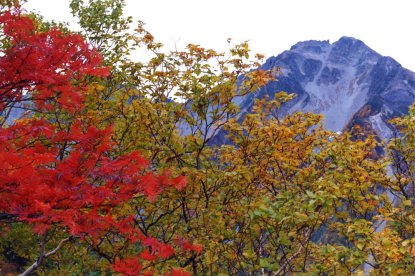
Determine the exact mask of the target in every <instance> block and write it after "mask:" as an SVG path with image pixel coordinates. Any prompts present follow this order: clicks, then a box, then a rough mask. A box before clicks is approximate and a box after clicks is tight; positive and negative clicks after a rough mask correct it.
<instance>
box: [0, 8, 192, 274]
mask: <svg viewBox="0 0 415 276" xmlns="http://www.w3.org/2000/svg"><path fill="white" fill-rule="evenodd" d="M0 26H1V49H0V50H1V53H0V115H1V116H2V118H1V121H0V122H1V125H0V223H1V224H2V225H8V224H12V223H16V222H19V223H24V224H28V225H30V226H31V227H32V229H33V231H34V232H35V233H36V234H37V235H38V237H39V243H40V247H39V254H38V258H37V260H32V262H33V263H32V264H31V265H30V266H29V267H26V270H25V271H24V272H23V274H22V275H27V274H29V273H31V272H33V271H34V270H35V269H37V268H38V267H39V266H41V265H42V263H43V262H44V261H45V259H47V258H48V257H50V256H51V255H53V254H55V253H56V252H58V251H59V250H60V249H61V248H62V247H63V246H65V244H66V243H69V242H71V241H74V240H77V241H78V242H82V243H86V244H88V246H89V248H92V250H95V252H96V253H97V254H98V255H100V256H101V257H103V258H105V259H107V260H108V262H109V263H110V264H113V269H114V270H115V271H118V272H120V273H127V274H132V273H136V274H137V273H138V272H139V270H140V269H141V265H140V263H139V262H140V261H139V259H140V258H143V259H146V260H156V259H158V258H168V257H170V256H171V255H173V254H174V251H173V248H172V247H171V246H169V245H166V244H164V243H161V242H159V241H158V240H157V239H154V238H151V237H147V236H145V235H143V234H142V233H141V232H140V231H138V230H137V229H136V228H135V227H134V223H133V219H134V215H133V214H131V213H130V214H123V215H119V213H117V212H114V211H115V210H117V208H119V207H120V206H122V205H123V204H126V203H127V202H128V201H129V200H130V199H131V198H133V197H134V196H135V195H137V194H144V195H146V196H148V197H150V198H151V199H154V198H155V197H156V196H157V194H158V193H160V192H161V191H162V190H163V189H164V188H166V187H168V186H176V187H177V188H179V189H181V188H183V185H184V183H185V180H184V178H183V177H177V178H172V177H169V176H168V175H167V174H166V175H157V174H155V173H152V172H150V171H148V170H147V169H146V168H147V165H148V162H147V161H146V160H145V159H144V158H143V157H141V155H140V153H138V152H130V153H128V154H124V155H121V156H116V155H114V154H112V146H113V145H112V142H111V135H112V128H111V126H109V127H106V128H104V129H100V128H97V127H95V126H93V125H89V124H88V123H86V122H85V121H83V120H82V119H81V117H80V116H79V114H81V113H82V110H83V108H84V100H85V93H86V91H87V90H88V88H89V84H90V83H91V79H92V80H93V79H94V78H104V77H106V76H107V75H108V74H109V68H107V67H104V66H102V58H101V56H100V54H99V53H98V52H97V51H96V50H94V49H93V48H92V47H91V46H90V45H88V43H86V42H85V41H84V40H83V38H82V37H81V36H80V35H77V34H72V33H64V32H62V31H61V30H59V29H57V28H51V29H49V30H47V31H40V30H38V29H37V27H36V23H35V21H34V20H32V19H31V18H29V17H27V16H25V15H24V14H22V12H21V11H20V10H19V9H11V10H7V11H4V12H2V13H1V14H0ZM18 110H23V112H17V111H18ZM16 114H18V116H17V117H16ZM109 233H111V235H112V236H111V237H112V240H113V241H114V242H117V241H118V240H120V239H121V238H122V239H123V240H127V241H128V242H130V243H136V242H139V243H141V244H142V246H144V247H145V248H148V249H145V250H144V251H143V252H142V253H141V255H140V256H136V257H133V259H126V260H125V261H123V260H121V259H120V256H118V255H117V252H115V253H114V254H112V255H108V254H105V253H103V252H100V248H99V247H100V242H101V241H102V239H103V237H108V235H109ZM53 235H56V236H58V237H61V238H60V241H59V242H58V243H57V245H56V246H55V247H54V248H52V249H51V250H46V248H48V244H47V243H48V241H50V240H51V238H52V236H53ZM49 248H50V247H49ZM131 263H134V266H131ZM131 269H133V270H131Z"/></svg>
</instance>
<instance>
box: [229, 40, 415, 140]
mask: <svg viewBox="0 0 415 276" xmlns="http://www.w3.org/2000/svg"><path fill="white" fill-rule="evenodd" d="M274 67H280V68H281V69H282V75H277V76H276V77H277V79H278V81H273V82H270V83H269V84H267V85H266V86H264V87H262V88H261V89H260V90H258V91H256V92H255V93H253V94H251V95H247V96H245V97H243V98H241V99H239V100H238V102H237V104H238V105H239V107H240V109H241V113H242V114H244V113H248V112H250V111H251V109H252V106H253V103H254V99H255V98H262V97H264V96H265V95H268V96H269V97H270V98H273V97H274V94H275V93H276V92H279V91H286V92H289V93H295V94H296V95H297V96H296V97H295V98H294V99H293V100H292V101H290V102H287V103H286V104H284V105H283V107H282V109H281V115H282V116H284V115H286V114H290V113H293V112H296V111H310V112H314V113H319V114H323V115H324V117H325V126H326V128H327V129H329V130H332V131H344V130H347V129H350V127H351V126H353V125H356V124H358V125H361V126H362V127H364V128H365V129H366V130H368V131H372V132H373V133H376V134H377V135H378V136H379V137H380V138H386V139H387V138H390V136H391V135H392V130H391V127H390V125H389V123H388V120H389V119H391V118H393V117H396V116H401V115H404V114H406V113H407V112H408V107H409V105H410V104H411V103H412V102H413V101H414V99H415V73H414V72H411V71H409V70H407V69H405V68H403V67H402V66H401V65H400V64H399V63H398V62H396V61H395V60H394V59H392V58H390V57H385V56H382V55H380V54H378V53H377V52H375V51H374V50H372V49H371V48H369V47H368V46H366V45H365V44H364V43H363V42H362V41H360V40H358V39H355V38H351V37H342V38H340V39H339V40H338V41H336V42H334V43H332V44H331V43H329V41H315V40H310V41H304V42H299V43H297V44H295V45H294V46H292V47H291V49H290V50H288V51H284V52H283V53H281V54H280V55H278V56H276V57H271V58H269V59H268V60H267V61H266V62H265V63H264V64H263V65H262V66H261V67H260V69H265V70H270V69H273V68H274Z"/></svg>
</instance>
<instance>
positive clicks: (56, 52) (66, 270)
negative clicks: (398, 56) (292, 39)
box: [0, 0, 415, 275]
mask: <svg viewBox="0 0 415 276" xmlns="http://www.w3.org/2000/svg"><path fill="white" fill-rule="evenodd" d="M24 2H25V1H24V0H21V1H9V0H0V5H1V6H0V8H1V10H0V51H1V52H0V232H1V233H0V274H2V275H3V274H10V275H16V274H19V273H20V274H22V275H30V274H35V275H101V274H102V275H111V274H120V275H190V274H191V273H192V274H194V275H199V274H200V275H205V274H206V275H265V274H267V275H292V274H301V275H306V274H307V275H320V274H321V275H350V274H359V273H365V272H367V273H368V272H371V273H373V274H374V275H378V274H379V275H380V274H382V273H386V274H391V275H411V274H414V273H415V262H414V260H415V239H414V238H413V237H414V235H415V228H414V220H415V216H414V214H415V204H414V202H415V192H414V187H415V181H414V172H415V154H414V152H415V135H414V133H415V121H414V120H413V118H414V116H415V107H412V108H410V110H409V114H408V115H406V116H404V117H402V118H396V119H394V120H393V121H392V122H391V126H392V125H393V126H394V130H395V137H394V139H391V140H390V141H381V140H380V139H379V138H378V137H377V136H376V135H375V133H373V132H365V131H364V129H362V128H359V127H356V128H354V129H347V130H345V132H344V133H341V134H339V133H332V132H330V131H328V130H326V129H324V124H323V121H322V116H320V115H317V114H311V113H302V112H297V113H294V114H287V115H286V116H284V117H282V116H280V115H281V113H280V111H281V109H282V108H283V105H284V104H285V103H286V102H289V101H290V100H292V99H293V97H294V96H293V95H292V94H289V93H286V92H283V91H282V92H281V91H274V92H275V93H274V94H275V97H274V98H267V97H263V98H259V99H257V100H256V101H255V104H254V105H253V106H251V107H249V110H248V109H246V110H244V112H241V111H240V110H239V107H238V104H237V103H239V102H241V99H244V98H245V97H254V95H252V93H254V92H256V91H261V90H259V89H260V88H261V87H262V86H264V85H266V84H267V83H269V82H271V83H272V82H275V81H277V79H278V78H279V77H280V76H281V75H283V74H284V72H283V71H281V68H279V67H278V66H275V67H274V68H272V69H270V70H261V69H258V68H259V66H260V65H261V63H262V62H263V58H264V57H263V56H262V55H259V54H257V55H255V56H254V57H252V55H251V53H250V50H249V46H248V44H247V43H246V42H243V43H241V44H236V45H234V44H233V42H232V41H231V40H229V41H228V43H229V51H228V52H226V53H220V52H216V51H214V50H212V49H206V48H203V47H202V46H200V45H196V44H189V45H188V46H187V47H186V48H185V49H176V50H175V51H171V52H165V51H164V50H163V45H162V44H161V43H158V42H157V41H156V40H155V38H154V37H153V35H151V33H149V32H148V31H147V30H146V29H145V28H144V24H143V23H142V22H138V24H137V25H136V26H135V28H133V27H132V24H133V20H132V18H131V17H125V16H124V15H123V8H124V1H123V0H111V1H104V0H103V1H101V0H99V1H98V0H88V1H87V0H71V1H70V8H71V12H72V14H73V15H74V16H75V18H76V19H77V21H78V24H79V27H80V30H79V32H78V33H74V32H71V31H70V29H69V27H68V26H66V25H63V24H60V23H55V22H47V21H45V20H44V19H42V18H41V17H40V16H39V15H38V14H35V13H27V12H25V10H24V8H23V7H24V5H23V4H24ZM22 6H23V7H22ZM137 50H140V51H144V52H145V55H146V56H145V58H144V59H145V60H144V61H137V57H136V56H135V54H136V53H137V52H136V51H137ZM277 92H278V93H277ZM259 94H260V93H257V94H256V95H255V96H257V95H259Z"/></svg>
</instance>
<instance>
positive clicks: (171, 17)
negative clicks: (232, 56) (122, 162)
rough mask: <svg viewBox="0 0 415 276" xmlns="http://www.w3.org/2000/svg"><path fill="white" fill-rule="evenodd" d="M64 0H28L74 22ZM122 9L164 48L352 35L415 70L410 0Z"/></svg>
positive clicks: (165, 2)
mask: <svg viewBox="0 0 415 276" xmlns="http://www.w3.org/2000/svg"><path fill="white" fill-rule="evenodd" d="M68 3H69V0H29V3H28V5H26V8H27V9H29V10H32V9H35V10H37V11H39V12H40V13H41V14H43V15H44V16H45V18H47V19H55V20H60V21H69V22H70V21H73V19H72V18H71V15H70V12H69V7H68ZM126 4H127V6H126V12H127V14H128V15H132V16H133V17H134V18H135V19H137V20H138V19H139V20H142V21H144V22H145V23H146V28H147V29H148V30H149V31H150V32H151V33H152V34H153V35H154V36H155V37H156V39H157V40H158V41H160V42H163V43H164V44H165V45H166V47H167V48H169V47H170V49H172V47H173V45H174V44H176V45H177V46H178V47H179V48H182V47H184V46H185V45H187V44H188V43H194V44H200V45H202V46H203V47H208V48H213V49H215V50H221V51H223V50H225V49H226V48H227V42H226V40H227V38H232V39H233V41H234V42H235V43H236V42H242V41H245V40H249V41H250V45H251V48H252V50H253V51H254V52H259V53H262V54H265V55H266V56H267V57H269V56H273V55H278V54H279V53H281V52H282V51H284V50H288V49H289V48H290V47H291V45H293V44H295V43H297V42H298V41H304V40H310V39H314V40H330V42H334V41H336V40H338V39H339V38H340V37H341V36H352V37H355V38H358V39H360V40H362V41H363V42H365V43H366V44H367V45H368V46H369V47H371V48H372V49H374V50H375V51H377V52H379V53H380V54H382V55H386V56H391V57H393V58H394V59H396V60H397V61H398V62H399V63H401V64H402V65H403V66H404V67H406V68H408V69H410V70H412V71H415V35H414V33H415V1H414V0H394V1H392V0H284V1H280V0H274V1H272V0H249V1H248V0H204V1H201V0H126Z"/></svg>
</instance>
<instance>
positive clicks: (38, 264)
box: [20, 236, 73, 276]
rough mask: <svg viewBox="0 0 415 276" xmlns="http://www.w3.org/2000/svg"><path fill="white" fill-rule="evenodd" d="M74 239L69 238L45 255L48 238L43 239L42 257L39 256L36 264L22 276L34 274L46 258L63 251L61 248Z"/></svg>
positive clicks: (41, 244) (21, 275)
mask: <svg viewBox="0 0 415 276" xmlns="http://www.w3.org/2000/svg"><path fill="white" fill-rule="evenodd" d="M72 238H73V237H72V236H69V237H67V238H66V239H63V240H61V241H60V242H59V244H58V246H56V248H55V249H53V250H51V251H49V252H47V253H45V244H46V237H43V239H42V241H41V243H40V256H39V259H37V261H36V262H34V263H33V264H32V265H31V266H30V267H28V268H27V269H26V270H25V271H24V272H23V273H22V274H20V276H26V275H30V273H32V272H33V271H34V270H35V269H36V268H38V267H39V266H40V265H41V264H42V262H43V260H44V259H45V258H47V257H49V256H51V255H53V254H55V253H56V252H57V251H58V250H59V249H61V247H62V246H63V244H64V243H66V242H68V241H70V240H71V239H72Z"/></svg>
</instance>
